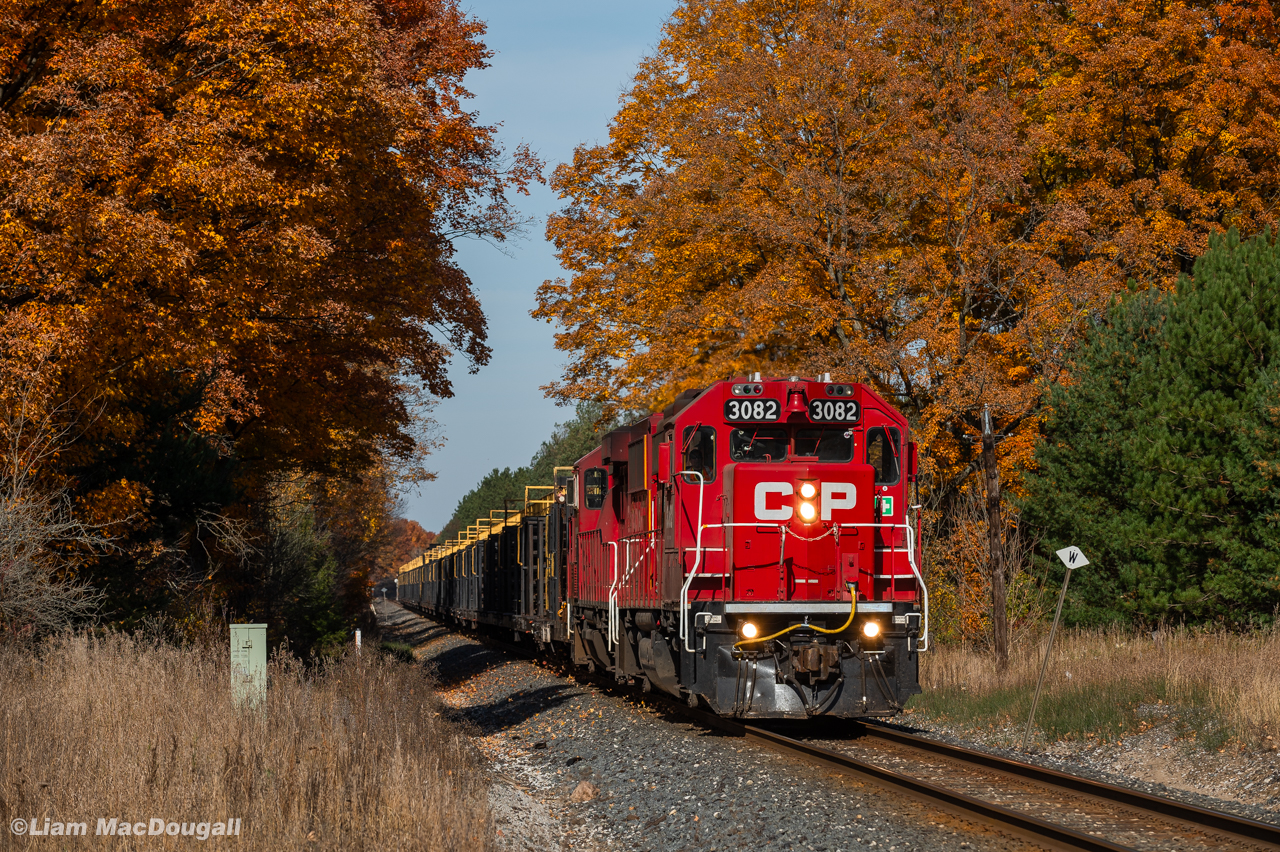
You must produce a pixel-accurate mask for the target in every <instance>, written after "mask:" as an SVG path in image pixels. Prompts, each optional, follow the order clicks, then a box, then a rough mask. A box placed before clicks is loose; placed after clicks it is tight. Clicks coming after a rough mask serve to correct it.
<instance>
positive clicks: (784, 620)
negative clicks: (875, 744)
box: [398, 374, 928, 718]
mask: <svg viewBox="0 0 1280 852" xmlns="http://www.w3.org/2000/svg"><path fill="white" fill-rule="evenodd" d="M915 472H916V452H915V445H914V444H913V443H911V441H910V440H909V433H908V428H907V422H906V419H905V418H903V416H902V415H901V414H899V413H898V412H897V411H896V410H895V409H894V408H893V407H892V406H890V405H889V404H888V403H886V402H885V401H884V400H883V399H882V398H881V397H880V396H879V395H877V394H876V393H875V392H874V391H873V390H871V389H870V388H868V387H867V386H865V385H862V384H848V383H840V382H832V381H831V378H830V376H827V375H824V376H822V377H820V378H818V379H804V378H797V377H791V378H789V379H781V378H770V379H762V378H761V377H760V376H759V374H756V375H753V376H751V377H750V378H739V379H732V380H728V381H723V382H718V383H716V384H714V385H712V386H711V387H709V388H706V389H705V390H702V391H696V392H693V391H691V392H686V393H684V394H682V395H681V396H680V397H679V398H678V399H677V400H676V401H675V402H674V403H673V404H672V405H670V406H668V407H667V408H666V409H664V410H663V411H661V412H658V413H654V414H652V415H650V416H648V417H645V418H642V419H640V420H638V421H636V422H635V423H633V424H631V425H630V426H627V427H626V428H622V429H617V430H614V431H613V432H610V433H609V434H607V435H606V436H605V437H604V440H603V441H602V442H601V444H600V446H599V447H597V448H595V449H593V450H592V451H591V452H590V453H588V454H587V455H585V456H583V457H582V458H581V459H580V460H579V461H578V462H577V464H576V465H574V467H573V468H572V469H568V468H562V469H559V470H557V476H556V483H555V484H554V485H547V486H531V487H530V488H528V489H526V492H527V493H526V500H525V503H524V506H523V507H522V508H521V509H520V510H519V511H508V510H505V509H504V510H495V512H493V513H492V514H491V517H490V518H488V519H481V520H480V521H478V522H477V523H476V524H473V525H472V526H471V527H470V528H469V529H468V530H467V531H466V532H465V533H464V534H462V535H460V536H459V538H458V540H456V541H453V542H449V543H448V544H445V545H441V546H439V547H436V548H435V549H433V550H432V551H430V552H428V553H426V554H424V555H423V557H422V558H421V559H419V560H415V561H414V562H412V563H410V564H409V565H406V566H404V567H403V568H402V569H401V574H400V580H399V589H398V595H399V597H400V600H401V601H402V602H404V603H406V604H407V605H409V606H411V607H413V608H416V609H419V610H421V611H423V612H425V613H427V614H429V615H433V616H435V617H440V618H446V619H452V620H456V621H459V622H464V623H470V624H472V625H473V626H478V625H481V624H487V625H492V626H495V627H503V628H508V629H511V630H514V631H515V632H516V635H517V636H518V637H526V638H528V639H529V640H531V641H533V642H536V643H538V644H539V645H541V646H543V647H544V648H546V649H548V650H550V651H553V652H555V651H558V652H563V653H565V654H566V655H568V657H569V658H570V659H571V660H572V661H573V663H575V664H577V665H581V666H585V667H588V668H590V669H603V670H607V671H610V672H613V673H614V675H615V676H616V677H617V678H618V679H619V680H631V679H634V680H639V681H641V682H642V684H643V685H644V687H645V688H646V689H659V690H662V691H664V692H668V693H670V694H672V695H677V696H683V697H685V698H687V699H688V700H689V701H690V703H695V704H696V703H700V702H701V703H705V704H706V705H708V706H709V707H710V708H711V709H712V710H713V711H714V712H716V713H720V714H723V715H727V716H737V717H748V718H763V717H787V718H804V717H808V716H814V715H831V716H841V717H855V716H891V715H894V714H896V713H898V712H900V711H901V710H902V706H903V704H904V703H905V701H906V700H907V698H908V697H909V696H910V695H913V694H915V693H917V692H919V691H920V687H919V685H918V680H917V672H918V663H917V654H918V653H919V652H920V651H923V650H926V648H927V636H928V632H927V631H928V592H927V590H926V589H925V585H924V581H923V578H922V577H921V575H920V570H919V567H918V565H917V561H916V555H915V554H916V546H917V532H916V530H915V529H914V528H913V526H912V523H911V519H910V515H909V512H908V509H909V508H910V507H909V506H908V502H907V486H908V483H909V482H911V481H913V480H914V478H915Z"/></svg>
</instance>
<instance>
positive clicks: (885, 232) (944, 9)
mask: <svg viewBox="0 0 1280 852" xmlns="http://www.w3.org/2000/svg"><path fill="white" fill-rule="evenodd" d="M1038 14H1039V13H1038V12H1037V10H1036V9H1035V8H1034V7H1031V6H1023V5H1018V4H1004V5H1001V4H995V3H987V4H979V5H977V6H964V7H961V6H945V5H944V6H941V7H928V8H926V7H924V6H913V5H910V4H908V5H906V6H904V5H903V4H888V3H884V4H881V3H863V4H853V3H842V2H802V3H792V4H774V3H763V2H748V3H730V2H719V0H697V2H687V3H684V4H682V5H681V7H680V8H679V9H678V10H677V12H676V14H675V16H674V17H673V18H672V20H671V22H670V23H669V25H668V26H667V29H666V37H665V38H664V39H663V41H662V44H661V46H660V49H659V51H658V53H657V54H656V55H655V56H654V57H652V58H650V59H648V60H646V61H645V63H644V64H643V65H642V67H641V69H640V72H639V74H638V75H637V78H636V83H635V87H634V88H633V89H632V91H631V93H630V94H629V95H628V97H627V98H626V101H625V103H624V105H623V108H622V110H621V111H620V112H619V114H618V116H617V117H616V118H615V120H614V122H613V125H612V128H611V134H610V141H609V143H608V144H605V145H601V146H597V147H591V148H587V147H584V148H579V149H578V151H577V152H576V153H575V156H574V161H573V163H571V164H566V165H564V166H561V167H560V168H559V169H558V170H557V171H556V173H555V178H554V185H555V186H556V188H557V189H558V190H559V191H560V192H561V194H562V195H563V197H564V198H565V199H566V200H567V202H568V206H567V207H566V208H565V210H564V211H563V212H562V213H560V214H559V215H557V216H555V217H553V218H552V220H551V222H550V224H549V226H548V234H549V236H551V237H552V238H553V239H554V240H555V242H556V245H557V246H558V248H559V252H560V258H561V262H562V265H564V266H565V268H566V269H568V270H569V271H570V272H571V274H572V277H571V278H570V279H569V280H567V281H559V282H548V283H547V284H544V285H543V287H542V289H541V291H540V306H539V308H538V310H537V312H536V315H537V316H541V317H544V318H546V319H549V320H554V321H556V322H557V323H559V324H560V325H561V326H562V327H563V331H562V332H561V334H560V335H559V337H558V345H559V346H560V347H561V348H563V349H565V350H567V351H570V352H572V353H574V357H573V358H572V360H571V362H570V364H569V367H568V370H567V372H566V375H565V380H564V381H563V382H562V383H560V384H558V385H555V386H553V387H552V392H553V393H556V394H559V395H561V396H574V395H587V396H594V397H597V398H601V399H607V400H634V401H635V403H636V404H641V403H648V404H658V403H662V402H664V401H666V399H667V398H669V397H670V396H672V395H673V394H674V393H675V392H676V391H678V390H680V389H682V388H684V387H687V386H690V385H701V384H705V383H706V382H708V381H710V380H712V379H715V378H719V377H722V376H725V375H730V374H734V373H742V372H746V371H750V370H755V369H760V370H763V371H766V372H772V373H784V374H785V373H794V372H817V371H820V370H830V371H831V372H832V373H834V374H836V375H837V376H840V377H844V378H852V379H856V380H859V381H869V382H871V383H872V384H873V385H874V386H876V387H877V389H878V390H879V391H880V392H882V393H884V394H885V395H887V396H889V397H890V398H893V399H895V400H897V401H898V402H899V404H901V405H902V406H903V407H904V408H905V409H907V410H908V412H909V413H910V415H911V416H912V417H913V419H915V421H916V423H917V426H918V429H919V430H920V432H921V433H922V435H923V438H924V442H925V445H926V446H927V447H928V448H929V450H930V455H929V460H930V465H931V468H930V469H931V470H932V471H933V473H934V475H935V476H936V477H937V478H938V489H937V490H938V492H939V493H944V492H946V493H954V491H955V489H956V488H957V487H958V486H959V485H960V484H961V483H962V482H964V481H965V480H966V479H967V477H968V475H969V473H970V472H971V470H972V462H973V461H974V454H973V452H972V450H971V448H970V447H969V445H968V444H966V443H964V441H962V440H961V439H962V438H964V437H965V436H966V435H969V436H972V435H976V434H977V415H978V410H979V409H980V403H981V402H982V401H988V402H990V403H992V404H993V406H996V407H998V409H1000V410H1001V412H1002V414H1003V417H1002V422H1001V423H1000V428H1002V429H1003V430H1005V431H1014V430H1018V433H1019V441H1018V442H1017V443H1015V444H1006V445H1005V447H1004V449H1003V452H1004V453H1005V454H1006V455H1010V454H1012V455H1019V454H1021V455H1025V453H1026V450H1027V448H1028V447H1029V446H1030V442H1031V436H1033V435H1034V423H1033V422H1031V421H1030V420H1029V419H1028V417H1027V415H1028V414H1029V413H1030V411H1031V410H1032V409H1033V405H1032V400H1033V398H1034V396H1035V380H1036V378H1037V377H1038V376H1039V375H1041V374H1042V368H1043V366H1044V365H1045V364H1046V363H1048V364H1050V365H1052V364H1056V363H1057V361H1058V360H1059V358H1060V350H1061V347H1062V344H1063V343H1064V339H1063V334H1062V332H1063V327H1064V325H1066V326H1068V327H1069V326H1070V324H1071V323H1074V322H1077V321H1078V320H1079V316H1080V313H1081V311H1082V310H1083V309H1084V308H1085V307H1087V306H1088V304H1089V303H1090V301H1091V300H1092V299H1093V298H1095V294H1090V293H1083V294H1078V296H1077V298H1075V299H1074V300H1073V299H1072V298H1068V297H1067V296H1065V295H1064V294H1063V293H1061V292H1060V291H1059V290H1057V289H1055V287H1054V286H1053V285H1054V284H1055V283H1056V282H1057V281H1058V280H1059V279H1060V271H1059V270H1058V269H1056V268H1055V266H1054V265H1053V263H1052V262H1049V261H1046V259H1045V252H1044V251H1043V249H1042V248H1040V247H1037V246H1034V245H1032V244H1031V242H1030V236H1031V235H1032V234H1033V233H1034V230H1035V228H1036V226H1037V225H1038V223H1039V222H1040V221H1041V220H1042V219H1043V218H1044V216H1045V215H1046V214H1045V210H1044V206H1043V205H1042V204H1041V203H1040V202H1039V201H1038V200H1037V199H1036V198H1035V197H1034V195H1033V193H1032V192H1031V191H1030V188H1029V186H1028V184H1027V182H1026V174H1027V172H1028V170H1029V169H1030V167H1031V164H1032V162H1033V160H1034V156H1033V155H1034V148H1033V146H1032V145H1031V144H1030V142H1029V141H1028V136H1027V131H1026V118H1025V115H1024V111H1023V108H1022V107H1023V104H1024V103H1025V102H1026V101H1027V100H1029V99H1030V98H1031V97H1032V96H1033V95H1034V80H1035V75H1036V73H1037V67H1038V66H1037V65H1036V63H1037V61H1038V57H1037V53H1036V51H1035V50H1034V49H1030V48H1034V47H1035V37H1036V36H1037V35H1042V33H1038V31H1037V30H1036V24H1037V21H1038V20H1039V18H1038Z"/></svg>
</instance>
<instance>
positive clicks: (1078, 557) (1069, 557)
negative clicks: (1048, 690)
mask: <svg viewBox="0 0 1280 852" xmlns="http://www.w3.org/2000/svg"><path fill="white" fill-rule="evenodd" d="M1057 556H1058V558H1059V559H1061V560H1062V564H1063V565H1065V566H1067V574H1066V576H1065V577H1063V578H1062V591H1061V592H1059V593H1058V609H1057V610H1056V611H1055V612H1054V614H1053V627H1050V628H1049V647H1048V648H1045V650H1044V665H1042V666H1040V679H1039V680H1038V681H1036V694H1035V697H1034V698H1032V699H1031V713H1030V714H1029V715H1028V716H1027V730H1026V731H1025V732H1024V733H1023V735H1022V750H1023V751H1026V750H1027V743H1029V742H1030V741H1031V723H1032V722H1033V721H1034V720H1035V718H1036V707H1037V706H1038V705H1039V704H1040V689H1041V688H1042V687H1043V686H1044V675H1045V672H1047V671H1048V670H1049V656H1050V655H1051V654H1053V637H1054V635H1055V634H1056V633H1057V632H1058V621H1059V619H1061V618H1062V602H1063V601H1064V600H1066V599H1067V584H1068V583H1070V582H1071V570H1072V569H1073V568H1082V567H1084V566H1085V565H1088V564H1089V560H1088V559H1085V558H1084V554H1083V553H1081V552H1080V548H1078V547H1076V546H1075V545H1072V546H1071V547H1064V548H1063V549H1062V550H1059V551H1058V552H1057Z"/></svg>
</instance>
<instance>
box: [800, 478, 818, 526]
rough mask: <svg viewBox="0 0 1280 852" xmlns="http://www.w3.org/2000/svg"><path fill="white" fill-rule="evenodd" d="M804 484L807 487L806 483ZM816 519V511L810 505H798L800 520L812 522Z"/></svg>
mask: <svg viewBox="0 0 1280 852" xmlns="http://www.w3.org/2000/svg"><path fill="white" fill-rule="evenodd" d="M805 484H806V485H807V484H808V483H805ZM816 517H818V510H817V508H816V507H815V506H814V505H813V504H812V503H801V504H800V520H802V521H812V520H813V519H814V518H816Z"/></svg>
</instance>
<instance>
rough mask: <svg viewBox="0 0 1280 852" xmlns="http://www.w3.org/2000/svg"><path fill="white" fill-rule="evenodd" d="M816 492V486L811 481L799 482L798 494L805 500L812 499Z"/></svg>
mask: <svg viewBox="0 0 1280 852" xmlns="http://www.w3.org/2000/svg"><path fill="white" fill-rule="evenodd" d="M817 493H818V489H817V487H816V486H815V485H814V484H813V483H812V482H802V483H800V496H801V497H803V498H804V499H806V500H812V499H813V495H815V494H817Z"/></svg>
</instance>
